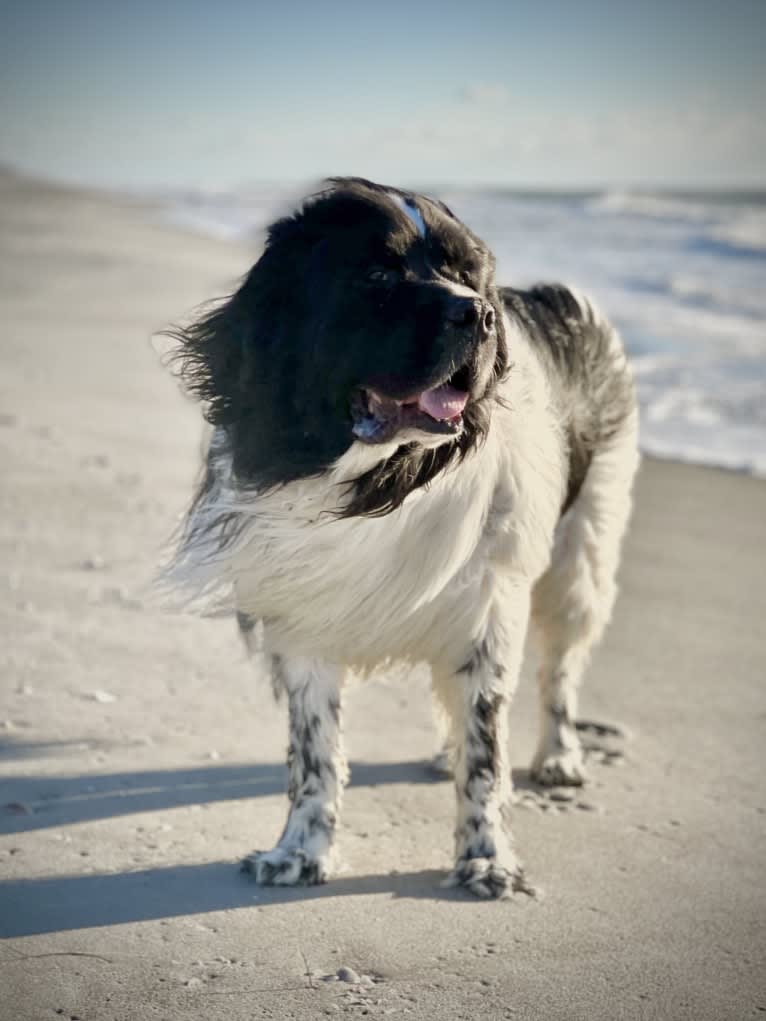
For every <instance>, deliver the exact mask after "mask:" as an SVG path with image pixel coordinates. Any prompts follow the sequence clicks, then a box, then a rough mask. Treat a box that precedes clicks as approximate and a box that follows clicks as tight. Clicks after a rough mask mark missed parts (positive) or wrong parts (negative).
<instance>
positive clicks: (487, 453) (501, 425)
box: [174, 352, 563, 668]
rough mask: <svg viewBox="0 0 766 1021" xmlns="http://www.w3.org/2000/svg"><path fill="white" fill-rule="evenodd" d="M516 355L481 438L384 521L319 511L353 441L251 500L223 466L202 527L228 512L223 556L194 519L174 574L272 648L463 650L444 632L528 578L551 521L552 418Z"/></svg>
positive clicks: (370, 660) (556, 467)
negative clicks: (212, 596) (319, 469)
mask: <svg viewBox="0 0 766 1021" xmlns="http://www.w3.org/2000/svg"><path fill="white" fill-rule="evenodd" d="M523 354H524V352H522V357H521V360H520V362H519V361H517V363H516V367H515V370H514V372H513V373H512V376H511V379H510V380H509V382H508V384H507V385H506V392H505V394H504V401H503V403H501V404H498V406H497V408H496V409H495V411H494V412H493V418H492V423H491V426H490V431H489V435H488V437H487V439H486V442H485V443H484V445H483V446H482V447H481V448H480V449H479V450H478V451H476V452H473V453H472V454H470V455H469V456H468V457H467V458H466V459H465V461H463V462H462V463H460V464H458V465H455V466H454V467H452V468H450V469H448V470H447V471H446V472H445V473H443V474H442V475H441V476H440V477H438V478H437V479H436V480H435V481H434V482H433V483H432V484H431V485H430V486H429V487H428V488H427V489H420V490H417V491H415V492H414V493H412V494H411V495H410V496H409V497H408V498H407V499H406V500H405V502H404V503H403V504H402V506H401V507H399V508H398V509H397V510H396V511H393V512H392V513H390V514H387V515H385V516H384V517H380V518H370V517H355V518H348V519H339V518H337V517H334V516H333V515H332V514H331V513H329V512H330V511H332V510H333V509H335V508H337V506H338V504H339V499H340V498H341V497H342V492H343V489H342V484H343V482H344V481H347V480H348V479H349V478H353V477H354V476H355V475H356V474H358V462H359V457H360V456H361V457H363V456H365V451H364V450H355V448H358V447H359V445H358V444H354V445H353V446H352V448H351V449H350V450H349V451H348V452H347V454H346V455H344V457H342V458H341V459H340V461H339V462H338V463H337V464H336V465H335V466H334V468H333V470H332V471H330V472H328V473H327V474H326V475H324V476H322V477H321V478H318V479H310V480H305V481H301V482H296V483H291V484H289V485H287V486H284V487H282V488H280V489H277V490H274V491H272V492H269V493H266V494H263V495H259V496H255V497H248V498H247V499H243V498H242V496H241V495H239V494H238V493H237V491H236V489H234V487H232V486H231V485H230V483H229V481H228V470H227V469H228V466H227V465H226V464H220V465H219V469H220V478H219V480H218V483H217V485H216V486H215V487H214V488H213V490H212V491H211V493H210V496H209V498H208V499H206V500H205V501H203V502H202V503H201V504H200V505H199V507H198V509H197V511H196V514H197V517H198V523H201V524H203V526H204V522H203V520H202V519H203V518H205V517H207V516H209V517H210V518H211V519H213V518H214V517H215V516H220V515H221V513H222V511H232V512H234V513H235V514H236V515H237V516H238V517H239V520H240V527H239V529H238V534H237V538H236V540H235V541H233V542H232V543H230V544H229V545H228V546H226V547H225V548H224V549H223V550H222V551H220V552H219V551H216V550H215V548H214V543H215V530H214V529H213V530H212V531H211V530H210V529H206V528H205V527H201V528H200V529H199V530H198V532H199V535H200V536H202V538H201V539H200V540H199V542H188V543H187V544H186V547H185V548H184V547H183V546H182V550H181V556H180V557H179V559H178V561H177V564H176V570H175V572H174V573H175V575H176V578H177V579H179V580H181V581H186V582H191V584H192V586H193V587H195V588H197V589H198V590H200V589H202V590H213V591H216V592H221V591H223V590H226V591H227V592H228V593H230V594H232V595H233V597H234V600H235V602H236V605H237V607H238V608H239V609H241V610H242V611H244V612H246V613H249V614H252V615H253V616H254V617H256V618H261V619H264V620H265V621H266V624H267V632H268V636H269V644H270V647H271V648H272V650H273V651H276V652H279V651H280V650H283V651H290V652H300V653H303V654H307V655H315V656H322V657H324V658H327V659H331V660H335V661H340V662H345V663H349V664H353V665H355V666H357V667H360V668H372V667H373V666H375V665H377V664H378V663H380V662H383V661H385V660H388V659H408V660H412V661H417V660H430V661H432V662H433V661H435V660H439V659H441V658H443V657H446V658H449V657H450V656H451V655H452V653H453V652H454V653H455V654H459V652H458V651H456V650H452V649H451V648H450V643H451V641H453V636H458V635H459V636H460V637H459V641H460V642H461V643H463V642H464V641H465V636H466V634H469V635H471V634H476V633H478V631H479V630H480V627H481V621H482V619H483V618H484V617H485V615H486V613H487V610H488V605H489V603H490V601H491V600H492V599H493V598H497V593H498V591H500V590H501V587H502V586H500V585H499V584H498V579H500V578H506V579H507V578H509V577H510V578H514V577H515V578H517V579H518V581H519V583H521V584H527V585H528V584H531V582H532V581H534V579H535V578H536V577H538V576H539V575H540V574H541V573H542V571H543V570H544V569H545V567H546V566H547V563H548V558H549V555H550V548H551V543H552V538H553V532H554V529H555V525H556V520H557V518H558V508H559V506H560V500H561V492H562V479H563V466H562V453H561V442H560V436H559V433H558V425H557V423H556V421H555V419H554V417H553V416H552V413H551V409H550V406H549V402H548V393H547V387H546V385H545V382H544V380H543V379H542V376H541V374H540V372H539V369H537V366H536V365H534V366H533V365H530V364H529V362H528V360H527V359H525V358H524V357H523ZM534 370H537V371H534ZM368 449H369V448H368ZM192 525H194V519H192ZM457 640H458V639H457V637H455V638H454V641H457Z"/></svg>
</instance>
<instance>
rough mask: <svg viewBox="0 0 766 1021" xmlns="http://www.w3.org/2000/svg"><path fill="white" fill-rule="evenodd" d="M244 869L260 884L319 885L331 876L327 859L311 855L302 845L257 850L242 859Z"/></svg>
mask: <svg viewBox="0 0 766 1021" xmlns="http://www.w3.org/2000/svg"><path fill="white" fill-rule="evenodd" d="M242 871H243V872H248V873H250V874H251V875H252V876H254V877H255V881H256V883H258V884H259V885H260V886H316V885H318V884H319V883H326V882H327V876H328V866H327V861H326V859H325V858H323V857H320V858H312V857H310V856H309V854H308V852H307V851H306V850H305V849H304V848H302V847H279V846H277V847H275V848H274V849H273V850H271V851H254V852H253V853H252V854H249V855H248V856H247V857H246V858H245V859H244V860H243V861H242Z"/></svg>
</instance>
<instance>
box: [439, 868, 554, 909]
mask: <svg viewBox="0 0 766 1021" xmlns="http://www.w3.org/2000/svg"><path fill="white" fill-rule="evenodd" d="M442 885H443V886H446V887H455V886H462V887H464V888H465V889H466V890H468V891H470V892H471V893H472V894H474V895H475V896H476V897H481V898H482V899H484V900H505V899H506V898H508V897H510V896H511V894H513V893H526V894H528V895H529V896H534V889H533V888H532V887H531V886H530V885H529V884H528V883H527V881H526V879H525V878H524V871H523V869H522V868H521V866H520V865H512V866H511V867H510V868H508V867H506V866H505V865H502V864H501V863H500V862H499V861H498V860H497V859H496V858H458V861H457V864H456V865H455V868H454V869H453V870H452V872H450V874H449V875H448V876H447V878H446V879H445V880H444V882H443V883H442Z"/></svg>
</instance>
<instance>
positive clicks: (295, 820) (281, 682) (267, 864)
mask: <svg viewBox="0 0 766 1021" xmlns="http://www.w3.org/2000/svg"><path fill="white" fill-rule="evenodd" d="M272 659H273V672H274V678H273V682H274V686H275V689H277V688H278V687H281V688H282V689H283V690H284V691H286V692H287V696H288V702H289V728H290V738H289V746H288V753H287V767H288V791H287V794H288V798H289V801H290V813H289V815H288V818H287V823H286V825H285V828H284V830H283V832H282V836H281V837H280V838H279V841H278V842H277V845H276V847H274V848H273V849H272V850H271V851H255V852H254V853H253V854H251V855H249V856H248V857H247V858H245V860H244V861H243V863H242V867H243V869H244V870H245V871H247V872H251V873H252V874H253V875H254V876H255V879H256V881H257V882H258V883H261V884H263V885H279V886H295V885H299V884H304V885H308V884H314V883H323V882H324V881H325V880H326V879H327V876H328V872H329V869H330V864H331V851H332V844H333V837H334V835H335V827H336V825H337V821H338V814H339V811H340V803H341V796H342V793H343V786H344V784H345V783H346V781H347V778H348V771H347V766H346V759H345V756H344V754H343V749H342V745H341V726H340V711H341V699H340V692H341V684H342V680H343V670H342V669H341V668H340V667H337V666H334V665H330V664H326V663H323V662H319V661H316V660H308V659H299V658H292V657H290V658H285V657H282V656H274V657H272Z"/></svg>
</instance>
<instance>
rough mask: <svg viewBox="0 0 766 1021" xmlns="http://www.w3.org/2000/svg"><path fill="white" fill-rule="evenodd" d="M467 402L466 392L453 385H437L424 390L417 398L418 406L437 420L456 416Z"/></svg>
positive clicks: (440, 420)
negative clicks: (431, 388) (433, 388)
mask: <svg viewBox="0 0 766 1021" xmlns="http://www.w3.org/2000/svg"><path fill="white" fill-rule="evenodd" d="M467 403H468V394H467V393H464V392H463V391H462V390H456V389H455V388H454V386H448V385H447V384H446V383H445V384H444V386H438V387H437V388H436V389H435V390H426V392H425V393H422V394H421V395H420V397H419V398H418V407H419V408H420V410H421V411H425V413H426V414H427V415H430V416H431V418H435V419H436V421H437V422H444V421H446V420H447V419H450V418H457V416H458V415H460V414H461V413H462V411H463V408H465V406H466V404H467Z"/></svg>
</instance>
